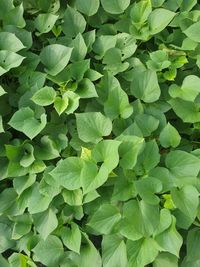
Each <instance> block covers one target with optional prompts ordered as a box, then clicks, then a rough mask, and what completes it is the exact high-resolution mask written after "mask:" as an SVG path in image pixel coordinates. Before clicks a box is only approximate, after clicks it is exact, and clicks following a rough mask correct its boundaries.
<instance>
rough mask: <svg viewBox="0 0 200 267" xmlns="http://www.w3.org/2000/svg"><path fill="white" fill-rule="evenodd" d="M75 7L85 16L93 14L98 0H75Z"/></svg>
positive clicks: (97, 6) (95, 11) (97, 7)
mask: <svg viewBox="0 0 200 267" xmlns="http://www.w3.org/2000/svg"><path fill="white" fill-rule="evenodd" d="M75 4H76V8H77V9H78V11H80V12H82V13H83V14H85V15H87V16H93V15H94V14H96V13H97V11H98V9H99V0H86V1H84V2H83V1H81V0H76V2H75Z"/></svg>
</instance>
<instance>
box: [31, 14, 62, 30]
mask: <svg viewBox="0 0 200 267" xmlns="http://www.w3.org/2000/svg"><path fill="white" fill-rule="evenodd" d="M57 19H58V16H56V15H53V14H51V13H47V14H39V15H38V16H37V18H36V19H35V21H34V23H35V27H36V29H37V30H38V31H39V32H40V33H41V34H42V33H47V32H50V31H51V30H52V28H53V26H54V24H55V23H56V20H57Z"/></svg>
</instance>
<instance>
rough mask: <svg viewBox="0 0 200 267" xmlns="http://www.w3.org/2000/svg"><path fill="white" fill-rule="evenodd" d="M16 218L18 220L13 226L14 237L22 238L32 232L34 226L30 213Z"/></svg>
mask: <svg viewBox="0 0 200 267" xmlns="http://www.w3.org/2000/svg"><path fill="white" fill-rule="evenodd" d="M15 220H16V222H15V224H14V226H13V231H12V239H20V238H21V237H23V236H24V235H26V234H28V233H29V232H30V230H31V227H32V219H31V217H30V215H28V214H23V215H20V216H17V218H16V219H15Z"/></svg>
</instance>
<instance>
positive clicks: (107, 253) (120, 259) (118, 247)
mask: <svg viewBox="0 0 200 267" xmlns="http://www.w3.org/2000/svg"><path fill="white" fill-rule="evenodd" d="M126 254H127V253H126V245H125V243H124V241H123V239H122V238H120V236H117V235H105V236H104V237H103V241H102V258H103V266H104V267H121V266H126V265H127V255H126Z"/></svg>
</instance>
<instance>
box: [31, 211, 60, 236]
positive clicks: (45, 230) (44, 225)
mask: <svg viewBox="0 0 200 267" xmlns="http://www.w3.org/2000/svg"><path fill="white" fill-rule="evenodd" d="M33 220H34V225H35V228H36V230H37V231H38V233H39V234H40V235H41V237H42V238H43V239H44V240H46V239H47V237H48V236H49V235H50V234H51V233H52V232H53V231H54V230H55V229H56V227H57V226H58V220H57V217H56V214H55V212H54V211H53V210H52V209H48V210H47V211H45V212H42V213H38V214H35V215H33Z"/></svg>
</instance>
